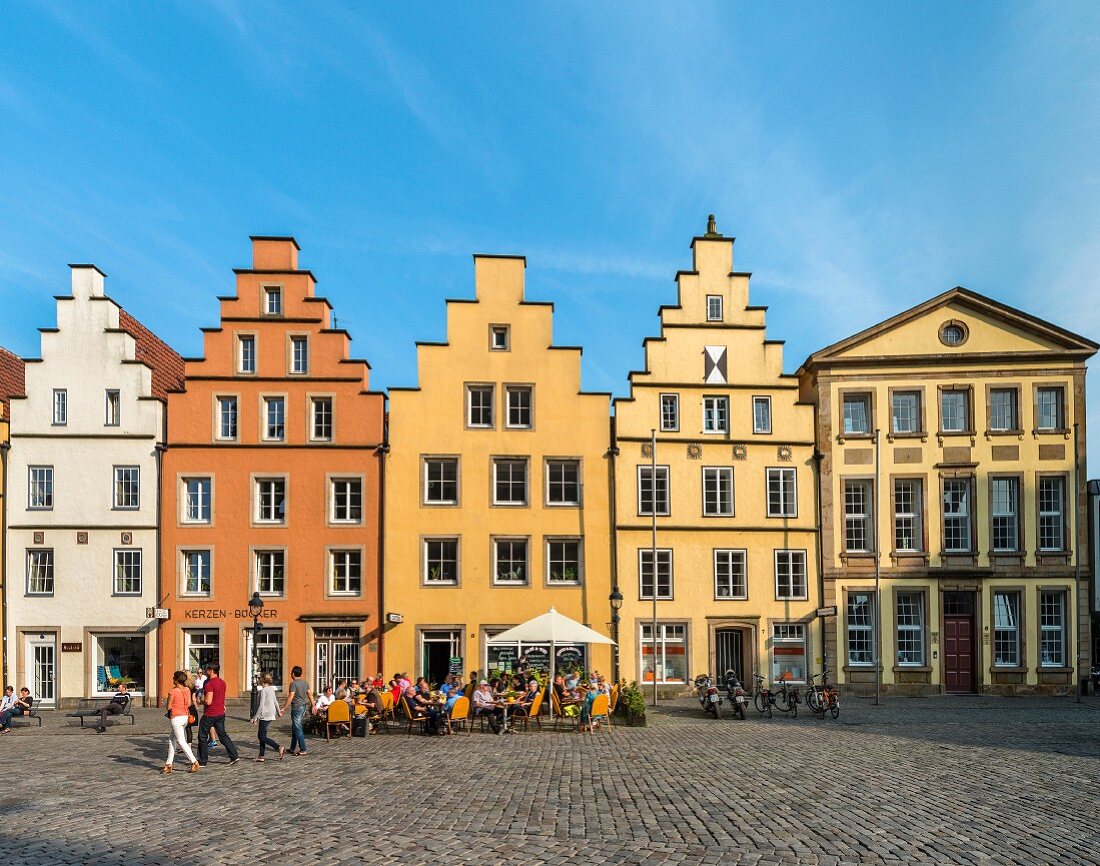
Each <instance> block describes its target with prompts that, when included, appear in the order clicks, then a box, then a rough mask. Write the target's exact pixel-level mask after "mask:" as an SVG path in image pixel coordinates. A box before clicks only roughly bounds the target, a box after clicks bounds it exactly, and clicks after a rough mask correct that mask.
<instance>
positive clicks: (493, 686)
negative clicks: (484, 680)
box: [489, 677, 504, 695]
mask: <svg viewBox="0 0 1100 866" xmlns="http://www.w3.org/2000/svg"><path fill="white" fill-rule="evenodd" d="M489 690H490V691H491V692H492V693H493V694H494V695H500V694H503V693H504V680H502V679H501V678H500V677H493V678H492V679H491V680H489Z"/></svg>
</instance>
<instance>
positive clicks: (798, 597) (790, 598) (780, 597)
mask: <svg viewBox="0 0 1100 866" xmlns="http://www.w3.org/2000/svg"><path fill="white" fill-rule="evenodd" d="M658 600H659V599H658ZM775 600H776V601H808V600H809V596H805V595H777V596H776V597H775Z"/></svg>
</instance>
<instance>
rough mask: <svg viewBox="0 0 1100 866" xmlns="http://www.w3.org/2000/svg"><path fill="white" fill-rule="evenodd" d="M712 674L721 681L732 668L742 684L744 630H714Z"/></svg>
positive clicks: (743, 671)
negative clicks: (713, 664)
mask: <svg viewBox="0 0 1100 866" xmlns="http://www.w3.org/2000/svg"><path fill="white" fill-rule="evenodd" d="M714 657H715V666H714V676H715V678H716V679H717V680H718V682H722V681H723V679H724V678H725V676H726V671H729V670H732V671H733V672H734V673H735V674H737V679H738V680H740V682H741V683H742V685H743V684H744V682H745V676H744V674H745V632H744V630H742V629H739V628H719V629H715V630H714Z"/></svg>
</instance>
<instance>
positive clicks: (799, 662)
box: [772, 622, 806, 683]
mask: <svg viewBox="0 0 1100 866" xmlns="http://www.w3.org/2000/svg"><path fill="white" fill-rule="evenodd" d="M778 680H789V681H791V682H798V683H801V682H805V680H806V626H804V625H803V624H802V623H799V622H777V623H775V624H773V625H772V681H773V682H774V681H778Z"/></svg>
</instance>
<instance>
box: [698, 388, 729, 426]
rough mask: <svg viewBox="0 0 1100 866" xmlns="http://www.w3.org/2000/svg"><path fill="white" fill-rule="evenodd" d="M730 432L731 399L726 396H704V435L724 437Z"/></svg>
mask: <svg viewBox="0 0 1100 866" xmlns="http://www.w3.org/2000/svg"><path fill="white" fill-rule="evenodd" d="M729 431H730V398H729V397H727V396H725V395H724V394H704V395H703V433H705V434H707V435H708V436H724V435H727V434H728V433H729Z"/></svg>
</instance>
